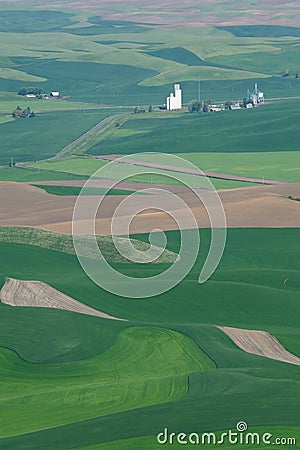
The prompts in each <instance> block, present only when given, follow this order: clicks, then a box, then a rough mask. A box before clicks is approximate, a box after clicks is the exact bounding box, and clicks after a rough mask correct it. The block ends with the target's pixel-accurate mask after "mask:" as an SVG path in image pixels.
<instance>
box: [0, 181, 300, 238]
mask: <svg viewBox="0 0 300 450" xmlns="http://www.w3.org/2000/svg"><path fill="white" fill-rule="evenodd" d="M141 187H142V186H141ZM181 189H182V191H181V192H179V196H180V197H181V198H182V199H183V200H184V201H185V202H186V204H187V205H188V207H189V208H190V209H191V210H192V211H193V213H194V215H195V217H196V220H197V223H198V226H199V227H203V228H207V227H209V226H210V223H209V218H208V216H207V213H206V211H205V208H204V207H203V205H202V204H201V203H200V204H199V199H198V197H196V196H195V194H193V193H191V192H187V191H186V190H185V189H184V188H182V187H181V188H180V190H181ZM170 190H172V191H173V188H171V189H170ZM163 195H164V194H163ZM163 195H162V197H163ZM166 195H168V194H166ZM205 195H206V196H210V195H213V193H212V194H210V193H209V192H208V191H206V193H205ZM219 195H220V198H221V200H222V203H223V206H224V209H225V213H226V217H227V224H228V227H230V228H249V227H257V228H265V227H266V228H277V227H279V228H281V227H291V228H294V227H299V223H300V208H299V203H298V202H294V201H291V200H290V199H288V198H285V197H288V196H289V195H291V196H293V197H297V198H299V197H300V183H284V184H278V185H266V186H261V185H260V186H252V187H245V188H237V189H227V190H224V191H219ZM146 197H147V196H142V195H140V196H135V204H136V205H137V206H140V207H141V208H143V209H144V208H146V206H147V203H146ZM149 197H151V196H149ZM124 198H126V196H122V195H115V196H111V197H106V198H105V199H104V200H103V202H102V204H101V208H100V210H99V214H98V215H97V219H96V233H97V234H99V235H110V234H111V219H112V216H113V214H114V212H115V210H116V208H117V206H118V205H119V204H120V202H121V201H122V200H124ZM163 200H165V199H163V198H162V201H163ZM75 201H76V197H64V196H56V195H51V194H48V193H46V192H45V191H43V190H41V189H39V188H36V187H33V186H30V185H27V184H23V183H15V182H0V225H1V226H27V227H28V226H30V227H36V228H43V229H45V230H49V231H56V232H59V233H66V234H70V233H71V232H72V215H73V209H74V206H75ZM86 201H87V202H89V201H92V200H91V196H87V200H86ZM159 203H162V202H160V199H159V201H158V207H159ZM170 212H172V211H170ZM178 214H179V215H180V214H182V216H183V217H184V216H185V215H186V214H185V210H182V211H178ZM158 225H159V228H160V229H162V230H173V229H177V228H178V227H177V225H176V223H175V222H174V220H173V219H172V218H171V217H170V215H169V214H168V213H166V212H164V211H159V210H155V211H153V210H152V211H151V210H144V212H142V213H140V214H138V215H137V216H136V217H135V219H134V220H133V221H132V225H131V227H130V233H131V234H133V233H147V232H150V231H151V230H153V229H156V228H157V226H158ZM120 234H121V235H122V234H124V233H120Z"/></svg>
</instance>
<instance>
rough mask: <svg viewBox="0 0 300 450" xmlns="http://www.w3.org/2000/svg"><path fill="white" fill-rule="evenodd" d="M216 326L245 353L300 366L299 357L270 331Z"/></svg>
mask: <svg viewBox="0 0 300 450" xmlns="http://www.w3.org/2000/svg"><path fill="white" fill-rule="evenodd" d="M217 328H219V330H221V331H223V333H225V334H227V336H228V337H229V338H230V339H231V340H232V342H234V343H235V344H236V345H237V346H238V347H239V348H240V349H241V350H244V351H245V352H247V353H252V354H253V355H258V356H264V357H265V358H270V359H275V360H277V361H282V362H286V363H289V364H295V365H297V366H300V358H298V356H295V355H293V354H292V353H290V352H289V351H287V350H286V349H285V348H284V347H283V346H282V345H281V344H280V342H279V341H278V340H277V339H276V338H275V337H274V336H273V335H272V334H271V333H268V332H266V331H258V330H243V329H240V328H231V327H221V326H217Z"/></svg>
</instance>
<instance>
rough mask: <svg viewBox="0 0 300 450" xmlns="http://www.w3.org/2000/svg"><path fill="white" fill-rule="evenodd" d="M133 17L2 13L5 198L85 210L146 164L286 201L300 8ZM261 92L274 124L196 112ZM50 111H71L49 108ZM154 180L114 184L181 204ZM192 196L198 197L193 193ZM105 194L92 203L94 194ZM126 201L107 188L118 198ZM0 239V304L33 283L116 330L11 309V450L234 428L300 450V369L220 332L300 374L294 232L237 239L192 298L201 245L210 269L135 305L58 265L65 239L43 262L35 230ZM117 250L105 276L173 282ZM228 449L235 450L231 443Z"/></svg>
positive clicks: (98, 8)
mask: <svg viewBox="0 0 300 450" xmlns="http://www.w3.org/2000/svg"><path fill="white" fill-rule="evenodd" d="M127 3H128V4H125V3H123V4H121V3H119V2H118V1H113V2H110V3H108V2H106V1H103V2H93V1H89V2H87V3H86V4H85V3H84V2H81V1H79V2H69V1H64V2H63V1H56V2H54V3H53V4H52V5H50V2H46V1H41V2H38V1H35V0H33V1H29V0H28V1H27V0H26V1H25V2H17V1H11V2H1V1H0V55H1V56H0V189H4V188H5V187H6V186H9V185H10V183H9V182H15V183H25V185H26V186H28V184H29V185H34V184H35V182H38V181H39V182H43V183H42V184H40V185H38V186H37V187H39V188H40V189H42V190H43V191H46V193H47V194H49V201H50V200H51V198H52V197H51V195H52V196H54V195H55V196H59V198H60V199H61V198H62V199H63V198H68V197H72V196H77V195H78V194H79V193H80V190H81V188H80V187H78V186H76V183H74V185H72V183H71V181H72V180H74V181H76V180H79V181H80V180H81V181H82V180H86V179H88V178H89V177H90V176H91V175H92V174H93V173H94V172H95V171H96V170H98V169H100V168H102V167H103V166H104V165H105V164H106V162H105V161H104V160H102V159H101V157H103V156H104V157H105V156H108V155H109V156H111V155H122V156H124V155H129V154H130V155H133V156H132V157H134V156H135V155H137V154H138V153H141V152H154V153H159V152H165V153H170V154H172V155H176V156H179V157H181V158H184V159H186V160H187V161H189V162H191V163H193V164H194V165H195V166H197V167H199V168H200V169H201V170H206V171H212V172H217V173H219V174H229V175H237V176H242V177H253V178H256V179H261V180H262V181H261V182H262V183H263V182H264V179H272V180H276V181H277V182H278V181H284V182H290V183H292V185H291V186H295V185H296V183H297V182H299V180H300V175H299V174H300V151H299V150H300V144H299V142H300V127H299V123H300V108H299V105H300V78H299V74H298V71H299V73H300V65H299V58H300V28H299V27H298V26H296V24H295V22H296V21H297V20H298V21H299V16H300V10H299V7H298V6H297V5H296V2H291V4H289V5H286V7H284V6H282V5H281V4H280V2H277V1H276V0H272V2H269V3H270V4H268V5H265V2H262V3H263V6H260V7H261V8H264V9H262V10H259V11H264V14H266V11H267V12H268V13H269V15H267V14H266V15H262V13H261V15H259V14H258V13H257V8H258V3H257V2H248V1H247V2H244V4H243V5H241V2H237V1H233V0H232V1H231V0H230V1H229V0H228V1H226V2H219V1H217V2H210V1H207V2H182V4H178V2H177V1H176V2H174V4H172V5H171V6H165V5H162V4H157V5H151V4H150V2H148V1H146V0H143V1H141V2H139V3H137V2H135V1H134V2H132V3H131V2H127ZM158 3H159V2H158ZM161 3H162V2H161ZM186 3H187V4H186ZM198 3H199V4H200V6H199V4H198ZM242 3H243V2H242ZM256 3H257V4H256ZM294 3H295V4H294ZM154 6H155V8H157V10H155V8H154ZM229 7H230V8H231V9H230V10H229V9H228V8H229ZM232 8H233V9H232ZM261 17H265V18H264V19H263V18H261ZM267 17H271V19H270V20H269V19H267ZM299 23H300V22H299ZM187 25H188V26H187ZM174 83H180V84H181V86H182V89H183V106H184V107H183V109H182V110H181V111H174V112H170V111H165V110H164V109H162V108H161V109H160V107H163V105H164V104H165V103H166V97H167V96H168V95H169V93H170V92H171V91H172V89H173V84H174ZM254 83H258V86H259V88H260V89H261V90H262V91H264V93H265V100H266V101H265V104H264V105H261V106H259V107H257V108H249V109H241V110H236V111H227V110H226V111H225V110H224V111H221V112H218V113H213V112H212V113H204V112H199V113H190V112H188V105H189V104H190V103H191V102H192V101H194V100H199V101H200V104H201V102H210V103H223V104H225V102H226V101H230V102H243V99H244V98H245V97H246V96H247V89H253V86H254ZM23 88H27V89H28V88H38V89H40V92H41V94H44V97H40V98H28V97H26V96H23V95H19V91H20V90H21V89H23ZM51 92H59V97H60V98H58V99H54V98H50V93H51ZM45 96H48V97H49V98H48V99H45ZM18 106H19V107H20V108H21V109H22V110H23V109H25V108H27V106H30V108H31V109H32V110H33V111H34V112H35V117H31V118H14V117H12V112H13V111H14V110H15V109H16V108H17V107H18ZM149 107H150V108H149ZM139 110H144V112H141V113H139ZM102 121H104V124H103V126H101V125H100V126H99V128H97V130H95V131H94V132H91V133H89V132H90V130H91V129H92V128H93V127H95V126H97V125H98V124H99V123H100V122H102ZM67 146H68V147H67ZM66 147H67V150H66V151H65V152H64V153H63V154H59V155H58V156H56V155H57V154H58V153H59V152H60V151H61V150H62V149H64V148H66ZM53 158H54V159H53ZM158 162H159V157H158ZM12 163H14V166H13V167H9V165H12ZM148 172H149V171H148V170H146V169H145V168H143V167H140V168H139V174H138V175H135V176H131V175H130V174H131V165H130V164H128V165H127V164H124V165H123V167H122V176H124V177H127V176H128V177H129V178H130V181H135V182H140V183H141V186H142V183H145V182H147V183H151V184H153V185H155V184H160V183H161V184H165V185H174V184H178V183H177V181H176V180H175V181H174V179H173V180H172V178H170V177H169V176H168V175H169V174H168V173H166V172H165V171H164V170H157V171H156V173H155V175H149V173H148ZM172 173H173V172H172V171H171V174H172ZM47 182H49V185H48V184H47ZM51 182H53V183H54V182H56V184H52V185H50V184H51ZM68 182H70V185H68V184H67V183H68ZM186 182H187V183H188V184H192V185H194V184H195V187H199V186H198V185H197V184H196V183H197V180H196V179H195V177H194V176H193V175H186ZM212 182H213V185H214V187H215V189H217V190H218V189H228V190H233V189H237V192H238V191H239V188H241V187H247V188H249V189H250V188H251V186H253V185H254V183H251V182H243V181H236V180H230V179H213V180H212ZM255 185H256V186H257V187H259V186H260V181H259V182H256V184H255ZM18 186H19V184H18ZM104 192H105V190H104V188H94V189H93V188H91V191H90V192H89V194H90V195H102V194H103V193H104ZM130 192H131V191H129V190H126V189H125V188H120V189H119V188H116V189H113V190H112V191H111V192H110V195H112V196H120V195H123V196H126V195H127V194H129V193H130ZM111 198H113V197H111ZM69 200H70V199H69ZM292 203H293V204H296V202H292ZM7 207H10V208H11V207H12V205H10V204H9V200H7ZM3 208H4V209H3V213H2V210H1V214H0V221H2V220H4V218H5V205H4V207H3ZM37 214H38V213H37ZM2 216H3V217H2ZM21 216H22V208H20V217H21ZM51 220H52V218H51V217H50V218H49V223H51ZM0 225H2V222H1V223H0ZM158 228H159V224H158ZM12 230H13V231H12ZM0 231H1V232H0V288H2V287H3V286H4V285H5V282H6V280H7V279H8V278H14V279H17V280H27V281H30V280H31V281H41V282H44V283H47V284H49V285H50V286H51V287H53V288H55V289H57V290H59V291H61V292H62V293H64V294H66V295H67V296H70V297H72V298H73V299H75V300H77V301H79V302H81V303H83V304H85V305H88V306H90V307H92V308H94V309H96V310H99V311H102V312H104V313H107V314H109V315H112V316H115V317H118V318H121V319H123V320H108V319H105V318H102V317H93V316H89V315H85V314H79V313H77V312H72V311H66V310H61V309H54V308H46V307H44V308H42V307H29V306H23V307H13V306H10V305H8V304H5V303H4V302H0V448H1V450H38V449H45V450H70V449H74V450H158V449H160V448H161V447H162V445H161V444H159V443H158V441H157V434H158V433H161V432H163V430H164V429H165V428H167V429H168V430H169V432H170V433H171V432H174V433H180V432H182V433H205V432H216V433H217V435H218V436H220V434H221V433H222V432H228V430H231V429H232V430H235V429H236V424H237V423H238V422H240V421H244V422H246V423H247V424H248V427H249V429H248V431H250V432H256V433H260V434H263V433H271V434H272V436H273V440H272V443H273V444H274V445H275V443H274V439H275V438H283V439H286V438H295V440H296V444H295V445H291V446H290V447H288V446H287V445H285V446H284V444H281V445H280V444H279V445H277V447H278V448H295V449H296V448H300V426H299V418H300V404H299V398H300V368H299V365H295V364H291V363H287V362H281V361H279V360H276V359H272V358H267V357H264V356H259V355H255V354H252V353H248V352H246V351H243V350H242V349H241V348H239V347H238V346H237V345H236V344H235V343H234V342H233V341H232V340H231V339H230V338H229V337H228V336H227V335H226V334H225V333H223V332H222V331H221V330H220V329H218V328H217V326H227V327H234V328H240V329H245V330H262V331H265V332H268V333H271V334H272V335H273V336H274V337H275V338H277V339H278V341H279V342H280V344H281V345H282V346H283V347H284V348H285V349H286V350H287V351H288V352H290V353H292V354H294V355H296V356H298V357H300V333H299V332H300V326H299V316H300V303H299V291H300V265H299V238H300V230H299V228H296V227H291V228H282V227H280V226H279V227H276V228H229V229H228V235H227V243H226V247H225V252H224V255H223V257H222V259H221V262H220V264H219V266H218V268H217V270H216V271H215V273H214V274H213V276H212V277H211V278H210V279H209V280H208V281H207V282H206V283H204V284H199V282H198V277H199V273H200V272H201V268H202V267H203V263H204V261H205V258H206V256H207V254H208V252H209V245H210V244H209V243H210V238H211V232H210V230H208V229H201V230H199V234H200V238H201V251H200V253H199V255H198V257H197V259H196V262H195V264H194V266H193V267H192V269H191V271H190V272H189V273H188V275H187V276H186V278H185V279H184V280H183V281H181V282H180V283H179V284H178V285H177V286H176V287H174V288H173V289H171V290H170V291H168V292H165V293H163V294H160V295H157V296H155V297H151V298H142V299H137V298H128V297H119V296H117V295H114V294H111V293H109V292H107V291H105V290H104V289H102V288H100V287H98V286H97V285H96V284H95V283H94V282H93V281H92V280H91V279H90V278H89V277H88V276H87V275H86V274H85V272H84V271H83V269H82V267H81V265H80V263H79V261H78V259H77V257H76V256H75V255H74V252H73V251H68V252H67V251H64V249H65V248H66V247H65V246H66V245H67V246H70V245H72V243H71V244H70V242H71V240H70V239H71V237H70V236H68V237H66V235H57V236H56V238H55V240H53V241H52V243H51V245H50V244H49V243H47V242H46V241H45V242H44V241H43V236H44V234H43V233H42V232H41V231H40V230H37V229H35V228H33V229H32V230H31V231H30V233H29V232H28V229H25V228H22V227H21V226H20V227H18V228H14V229H12V228H4V227H1V229H0ZM10 232H11V233H13V234H14V239H13V238H9V236H10ZM28 233H29V234H30V240H28ZM45 233H46V232H45ZM189 233H191V232H190V231H186V230H185V231H184V233H183V234H186V236H188V235H189ZM45 235H46V234H45ZM11 236H12V234H11ZM132 237H133V238H134V239H136V240H137V241H141V242H139V244H140V245H144V242H148V241H149V233H146V234H145V233H141V234H138V235H132ZM166 237H167V249H168V250H170V252H173V253H172V254H173V255H174V254H175V256H177V253H178V252H179V250H180V245H181V242H180V233H179V232H178V231H166ZM106 242H108V241H105V240H104V246H105V245H107V248H106V252H107V254H108V256H109V257H110V258H111V265H112V267H113V268H114V269H115V270H117V271H120V272H121V273H123V274H126V275H127V276H129V277H134V278H140V277H152V276H155V275H157V274H158V273H160V272H162V271H165V270H167V269H168V268H169V267H170V265H171V263H169V262H165V261H163V262H158V263H157V264H139V263H138V262H136V263H135V262H132V261H131V262H130V261H128V260H125V259H122V261H120V260H118V259H114V258H112V254H111V247H110V245H111V242H110V243H109V245H108V244H106ZM48 244H49V245H48ZM170 254H171V253H170ZM0 300H1V294H0ZM282 442H284V441H283V440H282ZM274 445H273V446H274ZM185 446H186V447H187V448H194V447H195V445H192V444H187V445H185ZM164 447H165V448H168V449H176V450H179V448H181V447H182V445H180V443H178V442H174V444H170V443H167V444H165V445H164ZM220 447H221V448H223V449H226V450H229V448H232V446H231V445H229V444H228V442H227V443H225V444H223V445H221V446H220ZM246 447H247V448H248V449H261V450H266V449H267V448H270V446H269V445H265V444H263V443H261V445H257V444H256V443H252V444H249V445H247V446H246ZM202 448H204V449H209V448H211V445H209V444H208V443H207V442H206V443H204V444H203V445H202ZM235 448H237V449H238V448H241V449H242V448H243V446H242V445H241V446H239V445H236V446H235ZM275 448H276V446H275Z"/></svg>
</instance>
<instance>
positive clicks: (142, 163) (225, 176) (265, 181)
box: [94, 155, 287, 185]
mask: <svg viewBox="0 0 300 450" xmlns="http://www.w3.org/2000/svg"><path fill="white" fill-rule="evenodd" d="M94 158H96V159H103V160H106V161H115V160H117V159H118V158H119V155H107V156H94ZM116 162H117V163H120V164H122V163H124V164H132V165H135V166H142V167H152V168H155V169H160V170H167V171H171V172H180V173H187V174H190V175H197V176H201V177H203V176H207V177H209V178H216V179H221V180H231V181H242V182H245V183H259V184H271V185H273V184H287V181H281V180H268V179H264V178H252V177H244V176H242V175H232V174H228V173H218V172H208V171H201V172H200V171H199V170H198V169H192V168H191V169H189V168H188V167H177V166H171V165H169V164H159V163H152V162H147V161H141V160H137V159H126V160H124V161H116Z"/></svg>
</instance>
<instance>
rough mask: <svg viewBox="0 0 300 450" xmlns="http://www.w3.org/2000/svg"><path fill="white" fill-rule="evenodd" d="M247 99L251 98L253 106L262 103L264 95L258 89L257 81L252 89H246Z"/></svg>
mask: <svg viewBox="0 0 300 450" xmlns="http://www.w3.org/2000/svg"><path fill="white" fill-rule="evenodd" d="M248 100H251V101H252V102H253V105H255V106H256V105H260V104H261V103H264V101H265V95H264V93H263V92H262V91H260V90H259V89H258V87H257V83H255V85H254V90H253V91H250V89H248Z"/></svg>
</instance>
